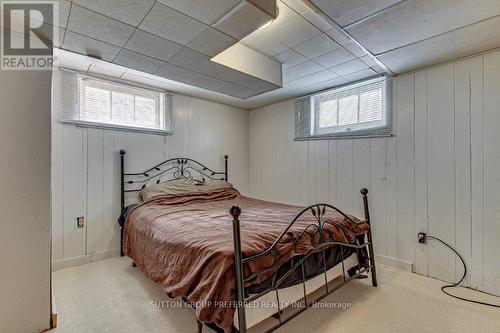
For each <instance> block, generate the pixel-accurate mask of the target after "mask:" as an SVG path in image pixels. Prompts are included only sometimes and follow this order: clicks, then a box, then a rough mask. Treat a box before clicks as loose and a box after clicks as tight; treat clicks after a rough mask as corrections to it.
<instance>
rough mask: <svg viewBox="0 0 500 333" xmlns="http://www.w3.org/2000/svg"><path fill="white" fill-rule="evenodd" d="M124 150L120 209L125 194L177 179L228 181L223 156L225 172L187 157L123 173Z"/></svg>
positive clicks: (123, 154)
mask: <svg viewBox="0 0 500 333" xmlns="http://www.w3.org/2000/svg"><path fill="white" fill-rule="evenodd" d="M126 153H127V152H126V151H125V150H124V149H122V150H120V167H121V207H122V209H123V208H124V207H125V193H130V192H139V191H141V190H142V189H144V188H146V187H148V186H151V185H153V184H158V183H160V182H167V181H172V180H177V179H185V178H192V179H193V180H194V181H195V182H198V183H205V182H207V181H214V180H226V181H227V179H228V173H227V161H228V158H229V156H228V155H225V156H224V163H225V170H224V171H214V170H212V169H210V168H208V167H207V166H205V165H203V164H201V163H200V162H198V161H195V160H193V159H191V158H187V157H176V158H170V159H168V160H165V161H163V162H161V163H159V164H157V165H155V166H153V167H151V168H149V169H147V170H146V171H144V172H139V173H125V163H124V162H125V155H126Z"/></svg>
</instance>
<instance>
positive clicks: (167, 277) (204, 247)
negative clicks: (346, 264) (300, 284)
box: [124, 189, 368, 332]
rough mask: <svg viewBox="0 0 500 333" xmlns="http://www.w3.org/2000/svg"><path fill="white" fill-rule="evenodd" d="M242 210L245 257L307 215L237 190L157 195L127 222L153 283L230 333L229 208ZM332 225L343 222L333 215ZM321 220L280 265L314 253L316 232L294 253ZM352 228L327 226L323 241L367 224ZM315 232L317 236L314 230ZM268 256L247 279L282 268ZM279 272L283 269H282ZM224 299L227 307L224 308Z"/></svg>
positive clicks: (128, 238)
mask: <svg viewBox="0 0 500 333" xmlns="http://www.w3.org/2000/svg"><path fill="white" fill-rule="evenodd" d="M233 204H238V205H240V206H241V209H242V214H241V216H240V221H241V240H242V252H243V256H244V257H245V256H250V255H254V254H257V253H260V252H262V251H264V250H265V249H267V248H268V247H269V246H270V245H271V244H272V243H273V242H274V241H275V240H276V238H277V237H278V236H279V235H280V234H281V233H282V232H283V231H284V229H285V228H286V226H287V225H288V224H289V223H290V221H292V219H293V218H294V217H295V216H296V215H297V213H299V212H300V211H301V209H302V208H301V207H295V206H289V205H284V204H277V203H271V202H266V201H262V200H257V199H252V198H247V197H244V196H242V195H240V194H239V193H238V191H236V190H235V189H219V190H214V191H211V192H203V193H193V194H185V195H177V196H158V197H154V198H153V199H151V200H149V201H147V202H145V203H143V204H141V205H139V206H137V207H136V208H134V209H133V210H132V211H131V212H130V213H129V214H128V216H127V220H126V223H125V235H124V237H125V247H124V248H125V254H126V255H127V256H129V257H130V258H132V259H133V260H134V262H135V263H136V264H137V266H138V267H139V269H140V270H141V271H142V272H144V274H146V276H148V277H149V278H150V279H152V280H153V281H155V282H157V283H159V284H161V285H162V286H163V288H164V290H165V291H166V293H167V294H168V295H169V296H170V297H184V298H187V299H188V300H189V301H190V302H191V303H193V304H195V305H197V306H196V315H197V317H198V319H199V320H200V321H201V322H205V323H215V324H217V325H218V326H219V327H221V328H223V329H224V330H225V331H226V332H230V328H231V325H232V321H233V315H234V311H235V309H234V307H233V306H221V304H226V305H228V304H232V303H231V302H232V301H234V300H235V299H236V296H235V294H236V293H235V285H236V283H235V277H234V248H233V233H232V217H231V215H230V214H229V208H230V207H231V205H233ZM326 217H327V218H328V219H331V220H332V221H342V220H343V217H342V216H341V215H340V214H338V213H334V212H327V214H326ZM311 223H317V222H316V219H315V218H314V216H313V215H312V214H311V213H310V212H308V213H306V214H305V218H304V219H301V220H300V221H299V223H296V224H295V225H294V226H293V227H292V229H291V230H290V231H291V232H290V233H288V234H287V236H286V237H285V238H284V239H283V240H282V241H281V242H280V244H279V247H278V248H277V249H278V252H279V253H282V254H283V253H286V255H284V256H282V257H281V258H280V259H279V261H280V263H281V262H284V261H286V260H289V259H290V258H291V257H292V256H293V255H300V254H305V253H307V252H309V251H310V250H311V249H312V248H313V243H315V242H317V239H318V237H319V235H318V232H317V230H316V229H314V228H310V232H309V233H307V234H306V235H305V237H304V236H303V237H300V239H299V241H298V242H297V244H296V246H295V248H294V249H292V251H289V250H290V249H291V248H292V245H291V244H292V242H293V240H294V235H298V234H299V233H301V232H302V231H303V230H304V228H305V227H306V226H307V225H309V224H311ZM344 225H345V226H346V227H347V229H348V230H347V232H346V228H340V227H338V226H335V225H334V224H327V226H326V228H325V229H326V230H325V232H324V236H325V237H326V238H329V239H334V240H336V241H344V240H345V239H346V237H347V238H348V240H349V241H353V239H354V237H355V235H356V234H359V233H362V232H364V231H366V230H367V228H368V226H367V225H366V224H361V225H355V224H352V223H344ZM315 230H316V232H314V231H315ZM276 258H277V257H276V256H275V255H274V256H273V255H270V256H267V257H262V258H260V259H259V260H256V261H253V262H251V263H249V265H245V277H248V276H250V275H252V274H254V273H256V272H262V271H264V270H265V269H266V268H269V267H271V266H273V265H274V264H276V260H277V259H276ZM276 268H277V267H276ZM271 274H272V272H269V273H267V274H261V275H259V276H258V278H256V279H254V280H252V282H251V283H250V284H257V283H259V282H261V281H264V280H265V279H266V278H268V277H269V276H270V275H271ZM224 302H226V303H224Z"/></svg>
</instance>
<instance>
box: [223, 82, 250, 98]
mask: <svg viewBox="0 0 500 333" xmlns="http://www.w3.org/2000/svg"><path fill="white" fill-rule="evenodd" d="M215 91H217V92H220V93H221V94H225V95H230V96H234V97H238V98H248V97H251V96H254V95H256V94H257V92H255V91H253V90H251V89H248V88H246V87H241V86H238V85H236V84H226V85H224V86H222V87H219V88H217V89H215Z"/></svg>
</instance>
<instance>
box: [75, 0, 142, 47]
mask: <svg viewBox="0 0 500 333" xmlns="http://www.w3.org/2000/svg"><path fill="white" fill-rule="evenodd" d="M134 29H135V28H134V27H132V26H130V25H128V24H125V23H122V22H119V21H116V20H113V19H111V18H109V17H106V16H104V15H101V14H97V13H95V12H92V11H90V10H88V9H85V8H83V7H80V6H77V5H75V4H73V5H72V6H71V14H70V16H69V21H68V30H70V31H73V32H76V33H79V34H81V35H84V36H87V37H92V38H94V39H97V40H100V41H103V42H106V43H109V44H112V45H115V46H119V47H122V46H123V45H125V43H126V42H127V40H128V39H129V37H130V36H131V35H132V32H134Z"/></svg>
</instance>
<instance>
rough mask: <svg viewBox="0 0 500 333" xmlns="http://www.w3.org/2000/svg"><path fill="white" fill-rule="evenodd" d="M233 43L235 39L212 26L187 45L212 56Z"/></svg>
mask: <svg viewBox="0 0 500 333" xmlns="http://www.w3.org/2000/svg"><path fill="white" fill-rule="evenodd" d="M235 43H236V40H235V39H233V38H231V37H229V36H228V35H226V34H223V33H222V32H220V31H218V30H215V29H213V28H208V29H207V30H205V31H203V32H202V33H201V34H200V35H199V36H198V37H196V38H195V39H193V40H192V41H191V42H189V44H188V45H187V46H189V47H190V48H192V49H193V50H196V51H198V52H201V53H203V54H205V55H208V56H211V57H213V56H215V55H217V54H219V53H221V52H222V51H224V50H225V49H227V48H228V47H230V46H231V45H233V44H235Z"/></svg>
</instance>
